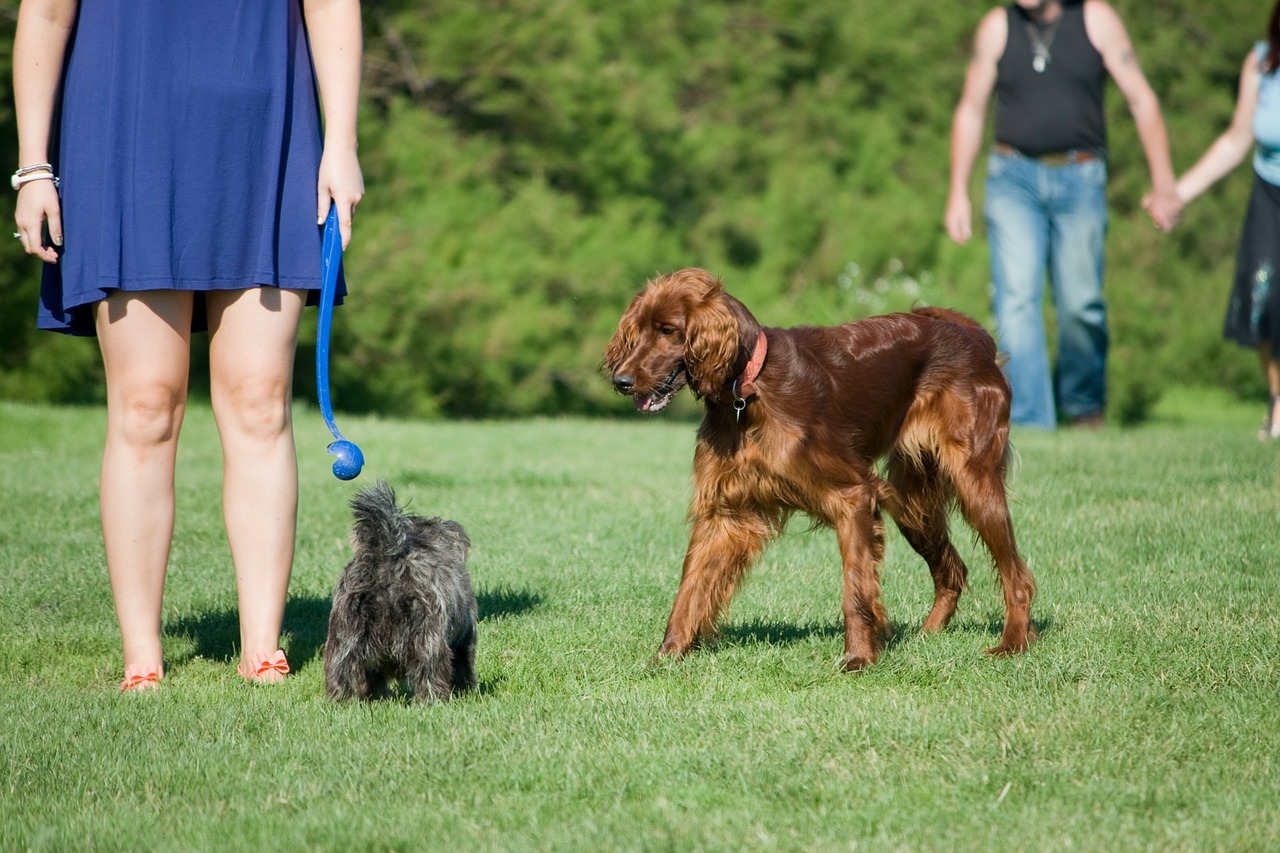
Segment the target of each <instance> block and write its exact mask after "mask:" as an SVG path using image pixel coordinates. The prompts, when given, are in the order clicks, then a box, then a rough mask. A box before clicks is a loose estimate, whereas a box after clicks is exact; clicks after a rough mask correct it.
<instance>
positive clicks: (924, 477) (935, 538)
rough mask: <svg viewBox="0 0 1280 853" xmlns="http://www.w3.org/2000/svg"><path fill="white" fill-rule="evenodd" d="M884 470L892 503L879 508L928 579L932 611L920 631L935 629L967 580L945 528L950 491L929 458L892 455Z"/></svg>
mask: <svg viewBox="0 0 1280 853" xmlns="http://www.w3.org/2000/svg"><path fill="white" fill-rule="evenodd" d="M888 467H889V470H888V476H889V484H890V485H891V486H892V487H893V490H892V492H891V494H892V495H893V499H892V501H886V503H885V509H887V510H888V511H889V515H890V516H892V517H893V520H894V523H895V524H897V525H898V530H900V531H901V532H902V536H903V538H904V539H906V540H907V542H908V544H910V545H911V547H912V548H914V549H915V552H916V553H917V554H919V555H920V556H921V557H923V558H924V561H925V562H926V563H928V564H929V574H930V575H932V576H933V607H932V608H931V609H930V610H929V615H928V616H927V617H926V618H925V620H924V624H923V625H922V626H921V628H920V629H921V630H922V631H925V632H927V633H932V632H935V631H941V630H942V629H943V628H945V627H947V623H949V622H950V621H951V617H952V616H953V615H955V612H956V605H957V604H958V602H959V601H960V594H961V593H962V592H963V591H964V588H965V585H966V583H967V579H968V576H969V569H968V567H966V566H965V564H964V560H962V559H961V558H960V554H959V553H958V552H957V551H956V549H955V547H954V546H953V545H952V544H951V534H950V532H949V530H948V527H947V509H948V507H949V506H950V503H951V500H952V497H953V493H952V491H951V488H950V485H949V484H948V482H947V480H946V478H945V477H944V476H943V475H942V472H941V471H940V470H939V468H938V463H937V460H936V459H935V458H934V457H933V456H932V454H924V455H921V456H920V457H919V458H918V459H916V458H912V457H907V456H904V455H903V454H900V453H897V452H895V453H894V454H893V455H891V456H890V457H889V466H888Z"/></svg>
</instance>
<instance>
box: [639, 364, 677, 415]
mask: <svg viewBox="0 0 1280 853" xmlns="http://www.w3.org/2000/svg"><path fill="white" fill-rule="evenodd" d="M684 383H685V372H684V365H683V364H678V365H676V368H675V370H672V371H671V373H669V374H667V378H666V379H664V380H662V381H661V382H659V383H658V386H657V387H656V388H654V389H653V390H652V391H649V392H647V393H644V394H636V395H635V396H634V397H633V398H632V399H633V400H634V401H635V404H636V408H637V409H639V410H640V411H642V412H649V413H651V414H652V413H653V412H660V411H662V410H663V409H665V408H666V407H667V404H668V403H670V402H671V400H672V399H673V398H674V397H675V396H676V394H677V393H679V391H680V389H681V388H683V387H684Z"/></svg>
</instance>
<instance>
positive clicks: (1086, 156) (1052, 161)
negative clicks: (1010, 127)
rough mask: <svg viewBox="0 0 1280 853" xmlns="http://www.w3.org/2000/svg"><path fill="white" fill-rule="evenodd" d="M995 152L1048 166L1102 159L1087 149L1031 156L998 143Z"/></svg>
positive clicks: (1068, 164)
mask: <svg viewBox="0 0 1280 853" xmlns="http://www.w3.org/2000/svg"><path fill="white" fill-rule="evenodd" d="M994 150H995V152H996V153H997V154H1003V155H1004V156H1006V157H1025V158H1027V159H1028V160H1035V161H1036V162H1037V163H1043V164H1044V165H1046V166H1070V165H1072V164H1074V163H1088V162H1089V161H1090V160H1101V159H1102V155H1101V154H1099V153H1098V152H1097V151H1090V150H1088V149H1087V148H1073V149H1072V150H1070V151H1062V152H1060V153H1057V154H1040V155H1038V156H1032V155H1031V154H1024V153H1022V152H1021V151H1019V150H1018V149H1017V148H1014V147H1013V146H1012V145H1005V144H1004V143H1003V142H997V143H996V144H995V146H994Z"/></svg>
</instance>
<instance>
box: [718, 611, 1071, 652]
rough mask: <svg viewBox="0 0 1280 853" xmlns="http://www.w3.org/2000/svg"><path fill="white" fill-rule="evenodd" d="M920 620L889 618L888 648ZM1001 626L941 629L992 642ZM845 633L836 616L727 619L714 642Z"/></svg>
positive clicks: (1042, 628) (1036, 622)
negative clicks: (824, 618)
mask: <svg viewBox="0 0 1280 853" xmlns="http://www.w3.org/2000/svg"><path fill="white" fill-rule="evenodd" d="M921 624H922V622H921V621H914V622H906V621H898V620H890V625H891V626H892V629H893V633H892V635H890V637H889V638H888V640H887V642H886V643H885V650H886V651H888V650H890V649H893V648H895V647H897V646H900V645H902V644H903V643H906V642H908V641H910V640H912V639H913V638H915V637H918V636H922V634H921V631H920V626H921ZM1031 625H1032V627H1033V628H1035V630H1036V632H1037V633H1038V634H1039V635H1040V636H1041V637H1043V636H1044V635H1045V633H1046V632H1048V631H1050V630H1052V620H1049V619H1032V620H1031ZM1003 630H1004V618H1003V617H993V618H991V619H989V620H987V621H982V620H976V619H956V620H955V621H953V622H952V623H951V624H950V625H949V626H947V628H946V629H945V630H944V633H946V632H960V633H965V634H985V635H988V636H990V637H991V638H992V643H993V644H994V643H995V642H996V641H997V640H998V639H999V638H1000V632H1001V631H1003ZM843 636H844V623H843V622H841V621H839V620H832V621H829V622H809V623H805V624H800V623H796V622H786V621H781V620H770V619H753V620H751V621H749V622H740V623H733V622H730V623H727V624H724V625H721V626H720V630H719V634H718V637H717V640H716V643H717V644H718V645H721V646H746V645H754V644H758V645H764V646H785V645H791V644H793V643H802V642H804V641H806V640H808V639H810V638H813V637H817V638H821V639H824V640H825V639H829V638H832V637H843Z"/></svg>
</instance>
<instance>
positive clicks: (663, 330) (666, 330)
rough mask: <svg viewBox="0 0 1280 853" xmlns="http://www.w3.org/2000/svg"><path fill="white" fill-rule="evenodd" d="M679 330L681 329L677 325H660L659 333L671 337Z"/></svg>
mask: <svg viewBox="0 0 1280 853" xmlns="http://www.w3.org/2000/svg"><path fill="white" fill-rule="evenodd" d="M678 331H680V330H679V329H677V328H676V327H675V326H666V325H662V326H659V327H658V334H660V335H662V336H663V337H664V338H666V337H670V336H671V335H674V334H675V333H676V332H678Z"/></svg>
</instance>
